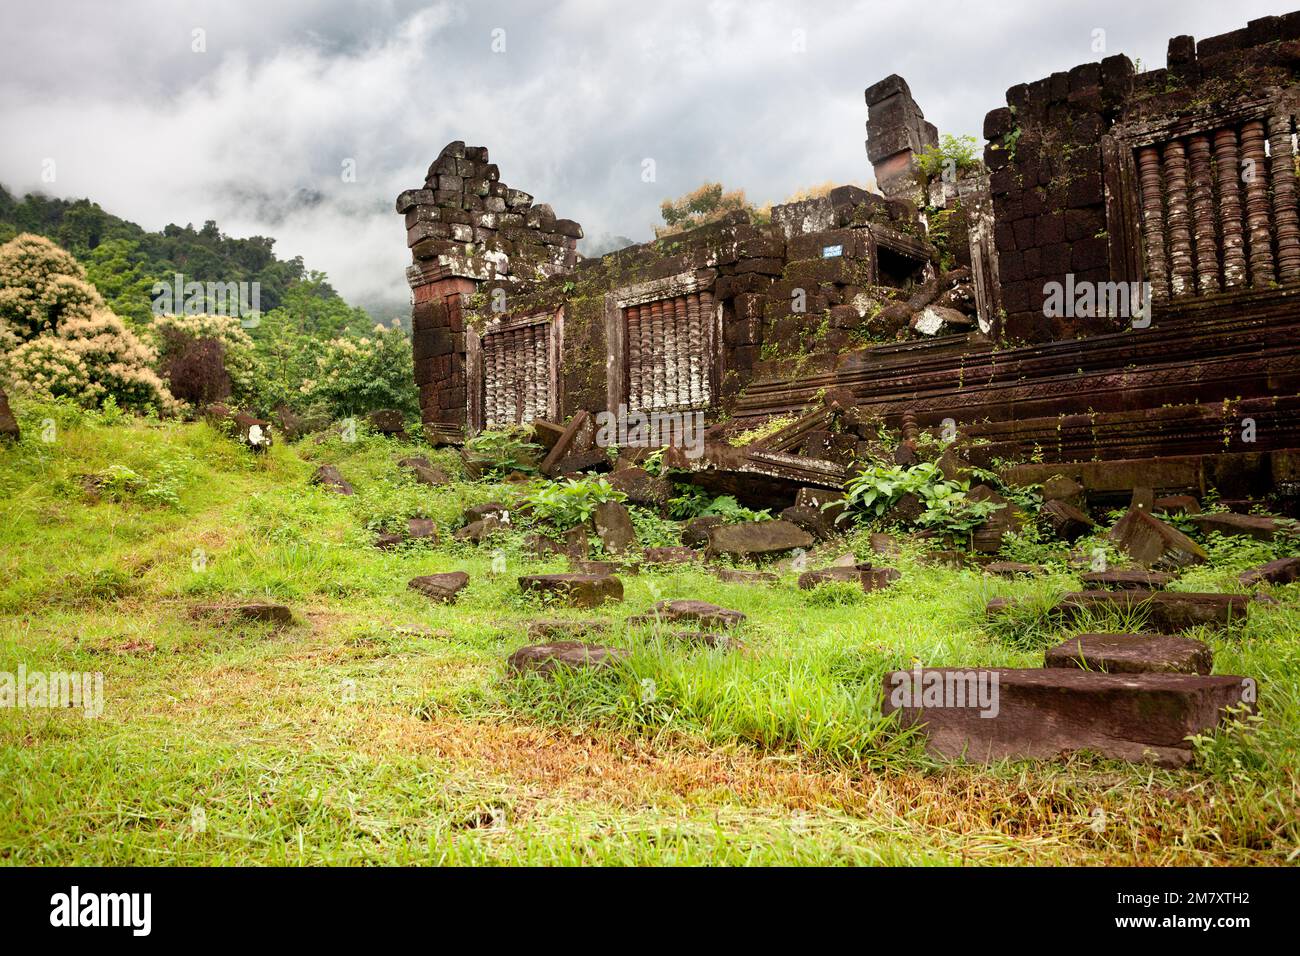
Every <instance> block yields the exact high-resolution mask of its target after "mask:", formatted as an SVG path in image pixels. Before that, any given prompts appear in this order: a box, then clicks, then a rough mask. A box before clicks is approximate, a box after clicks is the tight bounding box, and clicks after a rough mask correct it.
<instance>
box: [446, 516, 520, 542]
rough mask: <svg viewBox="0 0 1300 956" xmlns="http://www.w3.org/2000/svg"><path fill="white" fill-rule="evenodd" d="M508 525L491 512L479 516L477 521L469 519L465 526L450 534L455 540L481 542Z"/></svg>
mask: <svg viewBox="0 0 1300 956" xmlns="http://www.w3.org/2000/svg"><path fill="white" fill-rule="evenodd" d="M509 527H510V525H509V524H508V523H506V522H503V521H502V520H501V519H500V518H498V517H497V516H496V515H494V514H491V515H488V516H487V517H486V518H480V519H479V520H477V521H471V522H470V523H469V524H467V525H465V527H463V528H460V529H458V530H457V531H456V533H455V534H453V535H452V537H453V538H455V539H456V540H457V541H468V542H470V544H482V543H483V541H484V540H485V539H487V538H489V537H491V536H492V535H494V534H496V533H497V532H499V531H504V530H505V529H506V528H509Z"/></svg>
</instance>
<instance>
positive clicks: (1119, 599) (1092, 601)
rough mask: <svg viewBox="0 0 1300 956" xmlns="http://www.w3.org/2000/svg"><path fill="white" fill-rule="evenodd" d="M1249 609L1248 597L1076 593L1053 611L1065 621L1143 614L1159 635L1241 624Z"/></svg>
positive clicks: (1135, 591)
mask: <svg viewBox="0 0 1300 956" xmlns="http://www.w3.org/2000/svg"><path fill="white" fill-rule="evenodd" d="M1249 608H1250V595H1248V594H1205V593H1199V592H1191V591H1143V590H1137V589H1126V590H1119V591H1075V592H1074V593H1072V594H1067V595H1065V597H1063V598H1062V599H1061V601H1060V603H1059V604H1057V605H1056V610H1057V611H1058V612H1059V613H1060V614H1061V615H1062V616H1063V617H1064V619H1065V620H1066V621H1074V620H1077V619H1078V618H1080V617H1082V616H1083V615H1085V614H1087V613H1105V612H1107V611H1115V612H1118V613H1132V612H1135V611H1138V610H1140V611H1142V612H1143V613H1145V614H1146V615H1147V621H1148V623H1149V624H1150V625H1151V626H1152V627H1153V628H1155V629H1157V630H1159V631H1160V632H1162V633H1164V632H1169V631H1185V630H1187V629H1189V628H1193V627H1199V626H1201V625H1206V626H1208V627H1214V628H1222V627H1227V626H1228V625H1229V624H1234V623H1236V624H1241V623H1244V622H1245V620H1246V614H1247V611H1248V609H1249Z"/></svg>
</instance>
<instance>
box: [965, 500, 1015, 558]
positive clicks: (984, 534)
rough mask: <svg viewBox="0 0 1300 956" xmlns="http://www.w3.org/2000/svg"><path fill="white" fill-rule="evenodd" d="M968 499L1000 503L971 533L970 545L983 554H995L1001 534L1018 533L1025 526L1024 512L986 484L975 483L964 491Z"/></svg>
mask: <svg viewBox="0 0 1300 956" xmlns="http://www.w3.org/2000/svg"><path fill="white" fill-rule="evenodd" d="M966 498H967V500H969V501H975V502H982V501H988V502H992V503H993V504H995V505H1000V506H1001V507H999V508H998V510H997V511H994V512H993V513H992V514H990V515H989V516H988V518H987V520H985V522H984V523H983V524H982V525H980V526H979V527H978V528H976V529H975V531H974V533H973V534H972V535H971V546H972V547H973V548H974V549H975V550H976V551H980V552H983V553H984V554H997V553H998V551H1000V550H1001V549H1002V536H1003V535H1005V534H1007V533H1011V534H1019V533H1020V530H1021V529H1022V528H1023V527H1024V526H1025V513H1024V511H1022V510H1021V509H1020V507H1019V506H1018V505H1016V504H1015V503H1014V502H1011V501H1008V500H1007V499H1006V498H1005V497H1003V496H1002V495H1000V494H998V493H997V492H996V491H994V490H993V489H992V488H990V487H989V486H988V485H976V486H975V487H973V488H971V489H970V490H969V491H967V492H966Z"/></svg>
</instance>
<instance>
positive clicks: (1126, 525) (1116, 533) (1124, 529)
mask: <svg viewBox="0 0 1300 956" xmlns="http://www.w3.org/2000/svg"><path fill="white" fill-rule="evenodd" d="M1110 539H1111V540H1112V541H1114V542H1115V544H1116V545H1117V546H1119V547H1121V548H1123V549H1124V550H1125V551H1127V552H1128V554H1129V556H1130V557H1131V558H1132V559H1133V560H1134V561H1136V562H1137V563H1138V564H1141V565H1145V566H1146V567H1170V568H1183V567H1187V566H1188V565H1190V564H1203V563H1204V562H1206V561H1207V560H1209V557H1210V556H1209V555H1208V554H1206V552H1205V549H1204V548H1202V547H1201V546H1200V545H1199V544H1197V543H1196V542H1195V541H1193V540H1192V539H1191V538H1189V537H1187V535H1185V534H1183V533H1182V532H1181V531H1179V530H1178V529H1177V528H1175V527H1172V526H1171V525H1167V524H1165V523H1164V522H1163V521H1161V520H1160V519H1159V518H1155V517H1153V516H1152V515H1151V514H1149V513H1148V512H1147V511H1145V510H1144V509H1142V508H1130V509H1129V510H1128V512H1127V513H1126V514H1125V515H1124V517H1122V518H1120V519H1119V521H1118V522H1116V523H1115V527H1113V528H1112V529H1111V531H1110Z"/></svg>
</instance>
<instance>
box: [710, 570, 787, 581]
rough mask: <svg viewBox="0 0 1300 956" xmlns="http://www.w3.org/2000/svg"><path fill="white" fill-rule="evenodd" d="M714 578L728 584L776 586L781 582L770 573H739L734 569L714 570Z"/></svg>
mask: <svg viewBox="0 0 1300 956" xmlns="http://www.w3.org/2000/svg"><path fill="white" fill-rule="evenodd" d="M713 574H714V577H716V578H717V579H718V580H719V581H725V582H726V583H727V584H775V583H777V582H778V581H779V580H781V579H780V578H779V577H777V576H776V575H775V574H773V573H771V572H770V571H737V570H735V569H734V568H714V569H713Z"/></svg>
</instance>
